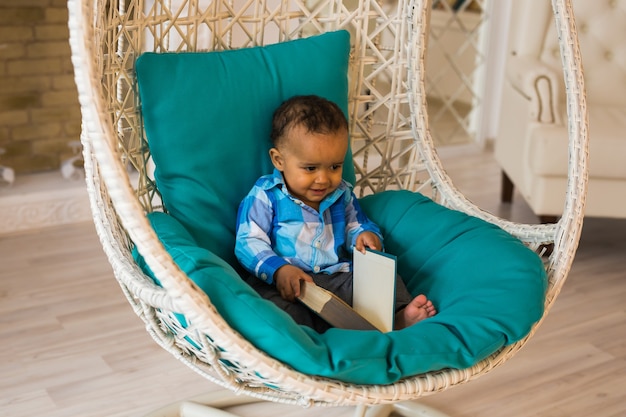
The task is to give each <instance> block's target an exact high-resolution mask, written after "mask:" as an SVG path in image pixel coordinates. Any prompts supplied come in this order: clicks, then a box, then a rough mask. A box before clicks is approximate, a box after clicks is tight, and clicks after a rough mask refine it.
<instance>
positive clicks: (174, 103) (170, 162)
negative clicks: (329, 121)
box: [136, 31, 354, 265]
mask: <svg viewBox="0 0 626 417" xmlns="http://www.w3.org/2000/svg"><path fill="white" fill-rule="evenodd" d="M349 52H350V36H349V34H348V32H347V31H337V32H330V33H327V34H324V35H319V36H313V37H309V38H306V39H300V40H296V41H291V42H285V43H280V44H276V45H270V46H266V47H256V48H247V49H240V50H232V51H222V52H205V53H163V54H155V53H146V54H143V55H141V56H140V57H139V58H138V59H137V64H136V70H137V79H138V83H139V93H140V97H141V103H142V107H141V109H142V117H143V122H144V127H145V132H146V137H147V139H148V143H149V146H150V150H151V153H152V157H153V159H154V162H155V165H156V171H155V179H156V182H157V186H158V188H159V191H160V192H161V196H162V198H163V203H164V205H165V207H166V208H167V210H168V212H169V213H170V214H171V215H172V216H174V217H175V218H176V219H178V220H179V221H180V222H181V223H182V224H183V225H184V226H185V228H186V229H187V230H189V232H190V233H191V235H192V236H193V237H194V239H196V241H197V242H198V243H199V244H200V245H201V246H202V247H204V248H207V249H209V250H211V251H213V252H215V253H216V254H218V255H219V256H220V257H222V258H223V259H225V260H226V261H227V262H229V263H230V264H231V265H235V263H236V260H235V256H234V252H233V247H234V235H235V224H236V221H235V219H236V210H237V206H238V204H239V202H240V201H241V200H242V199H243V197H244V196H245V195H246V193H247V192H248V191H249V190H250V188H251V187H252V185H253V184H254V182H255V180H256V179H257V178H258V177H260V176H261V175H264V174H267V173H270V172H271V170H272V167H271V163H270V159H269V157H268V154H267V152H268V149H269V148H270V147H271V143H270V139H269V133H270V129H271V118H272V114H273V112H274V110H275V109H276V108H277V107H278V106H279V105H280V104H281V103H282V102H283V101H285V100H286V99H288V98H290V97H292V96H294V95H305V94H316V95H319V96H322V97H325V98H326V99H328V100H331V101H333V102H335V103H337V105H339V107H340V108H341V109H342V110H343V111H344V113H345V114H346V115H347V114H348V112H347V110H348V98H347V97H348V79H347V70H348V59H349ZM346 161H347V163H346V165H345V169H344V171H345V172H344V177H345V178H346V179H347V180H348V181H350V182H354V167H353V165H352V158H351V155H350V154H349V155H347V157H346Z"/></svg>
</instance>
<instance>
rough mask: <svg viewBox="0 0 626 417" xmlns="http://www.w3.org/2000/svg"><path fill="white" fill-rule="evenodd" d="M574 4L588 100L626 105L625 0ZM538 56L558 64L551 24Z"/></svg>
mask: <svg viewBox="0 0 626 417" xmlns="http://www.w3.org/2000/svg"><path fill="white" fill-rule="evenodd" d="M533 3H535V2H533ZM544 3H545V4H546V5H547V4H548V2H544ZM573 4H574V12H575V14H576V25H577V28H578V37H579V42H580V49H581V54H582V59H583V69H584V71H585V83H586V87H587V98H588V100H589V102H593V103H598V104H603V105H615V106H625V105H626V1H624V0H601V1H588V0H574V2H573ZM540 57H541V60H542V61H544V62H545V63H547V64H548V65H550V66H553V67H555V68H557V69H558V68H560V66H561V62H560V55H559V45H558V39H557V37H556V31H555V29H554V25H550V26H549V29H548V30H547V35H546V37H545V43H544V45H543V48H542V49H541V54H540ZM561 91H563V90H561Z"/></svg>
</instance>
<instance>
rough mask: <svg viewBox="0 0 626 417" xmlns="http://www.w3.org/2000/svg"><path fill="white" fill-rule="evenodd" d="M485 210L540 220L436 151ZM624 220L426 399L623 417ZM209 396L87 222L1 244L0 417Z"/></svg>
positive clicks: (472, 411)
mask: <svg viewBox="0 0 626 417" xmlns="http://www.w3.org/2000/svg"><path fill="white" fill-rule="evenodd" d="M441 154H442V156H444V159H445V160H446V161H447V165H446V166H447V167H448V169H449V173H450V174H451V176H452V177H453V178H455V179H456V180H457V184H458V185H459V186H460V188H461V189H462V190H463V191H464V192H465V193H466V195H468V196H469V197H470V199H472V200H473V201H475V202H476V203H478V204H480V205H481V206H482V207H484V208H486V209H488V210H490V211H493V212H495V213H499V214H500V215H502V216H506V217H509V218H513V219H514V220H517V221H524V222H527V221H533V222H534V221H535V219H534V216H532V213H531V212H530V211H529V209H528V207H526V206H525V205H524V203H523V202H522V201H521V198H519V196H516V197H517V198H516V201H517V202H516V203H514V204H513V205H512V206H500V205H499V204H498V191H499V190H498V185H499V171H498V168H497V166H496V165H495V164H494V163H493V160H492V158H491V154H490V153H489V152H482V151H478V150H476V149H475V148H473V147H464V148H458V149H448V150H445V152H444V150H442V151H441ZM625 254H626V221H624V220H610V219H588V220H587V222H586V223H585V227H584V232H583V238H582V241H581V245H580V248H579V253H578V256H577V259H576V261H575V264H574V268H573V270H572V273H571V275H570V278H569V280H568V282H567V283H566V285H565V288H564V290H563V292H562V293H561V295H560V297H559V299H558V301H557V303H556V305H555V307H554V309H553V310H552V312H551V314H550V315H549V316H548V318H547V320H546V321H545V323H544V325H543V326H542V327H541V328H540V329H539V331H538V333H537V335H536V336H535V337H534V338H533V339H532V340H531V342H530V343H529V344H528V345H527V346H526V347H525V348H524V349H523V350H522V351H521V352H520V353H519V354H518V355H517V356H516V357H515V358H513V359H512V360H510V361H509V362H508V363H507V364H505V365H504V366H503V367H500V368H498V369H496V370H495V371H493V372H492V373H491V374H488V375H486V376H484V377H482V378H480V379H478V380H476V381H474V382H471V383H469V384H467V385H463V386H460V387H456V388H453V389H451V390H448V391H446V392H444V393H442V394H438V395H435V396H431V397H427V398H424V399H423V400H422V402H423V403H425V404H427V405H430V406H433V407H436V408H438V409H439V410H441V411H443V412H446V413H448V414H449V415H451V416H457V417H463V416H465V417H470V416H472V417H473V416H524V417H525V416H542V417H548V416H549V417H561V416H563V417H578V416H594V417H609V416H615V417H617V416H622V417H623V416H626V395H625V394H626V307H625V305H626V302H625V300H626V268H625V267H626V262H625V261H624V255H625ZM212 390H213V391H215V390H217V387H216V386H215V385H213V384H212V383H210V382H207V381H204V380H203V379H201V378H200V377H199V376H197V375H196V374H195V373H193V372H192V371H190V370H189V369H187V368H186V367H185V366H183V365H181V364H179V362H177V361H176V360H175V359H173V358H172V357H170V356H169V354H167V353H166V352H164V351H161V350H160V348H159V347H157V345H156V344H155V343H154V342H152V340H151V339H150V337H149V336H148V334H147V333H146V332H145V331H144V330H143V328H142V324H141V322H140V321H139V319H138V318H137V317H135V316H134V314H133V313H132V311H131V309H130V306H129V305H128V304H126V301H125V299H124V298H123V296H122V294H121V292H120V290H119V288H118V287H117V284H116V282H115V280H114V278H113V276H112V272H111V268H110V267H109V265H108V263H107V261H106V259H105V256H104V255H103V252H102V250H101V248H100V246H99V242H98V240H97V238H96V236H95V233H94V229H93V226H92V225H91V224H75V225H71V226H66V227H62V228H52V229H46V230H41V231H37V232H28V233H22V234H19V235H12V236H8V237H7V236H0V416H6V417H22V416H23V417H32V416H46V417H61V416H63V417H68V416H82V417H87V416H107V417H109V416H141V415H143V414H145V413H147V412H149V411H150V410H153V409H155V408H158V407H160V406H163V405H165V404H168V403H170V402H173V401H176V400H180V399H183V398H186V397H190V396H194V395H197V394H200V393H204V392H207V391H212ZM236 411H237V412H238V413H240V414H241V415H243V416H272V417H273V416H296V415H302V416H319V415H324V416H325V417H332V416H348V415H352V412H351V411H350V410H348V409H347V408H337V409H323V410H320V409H301V408H298V407H286V406H280V405H275V404H257V405H252V406H246V407H244V408H239V409H237V410H236Z"/></svg>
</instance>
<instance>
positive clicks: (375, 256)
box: [352, 249, 396, 332]
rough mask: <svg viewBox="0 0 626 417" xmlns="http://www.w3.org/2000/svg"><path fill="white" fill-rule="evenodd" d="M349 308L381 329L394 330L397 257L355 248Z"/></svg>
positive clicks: (383, 330)
mask: <svg viewBox="0 0 626 417" xmlns="http://www.w3.org/2000/svg"><path fill="white" fill-rule="evenodd" d="M353 271H354V272H353V280H354V282H353V302H352V308H353V309H354V310H355V311H356V312H357V313H359V314H360V315H361V316H363V317H364V318H365V319H366V320H367V321H369V322H370V323H372V324H373V325H374V326H375V327H376V328H377V329H379V330H380V331H381V332H390V331H391V330H393V322H394V316H395V299H396V257H395V256H393V255H389V254H387V253H383V252H378V251H373V250H369V249H368V250H366V251H365V253H361V252H359V251H357V250H355V251H354V270H353Z"/></svg>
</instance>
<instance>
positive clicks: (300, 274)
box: [274, 265, 313, 301]
mask: <svg viewBox="0 0 626 417" xmlns="http://www.w3.org/2000/svg"><path fill="white" fill-rule="evenodd" d="M300 281H309V282H313V278H311V276H310V275H309V274H307V273H306V272H304V271H303V270H302V269H300V268H298V267H297V266H293V265H285V266H281V267H280V268H279V269H278V271H276V273H275V274H274V282H276V289H277V290H278V292H279V293H280V296H281V297H283V299H285V300H287V301H293V300H295V299H296V297H299V296H300Z"/></svg>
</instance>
